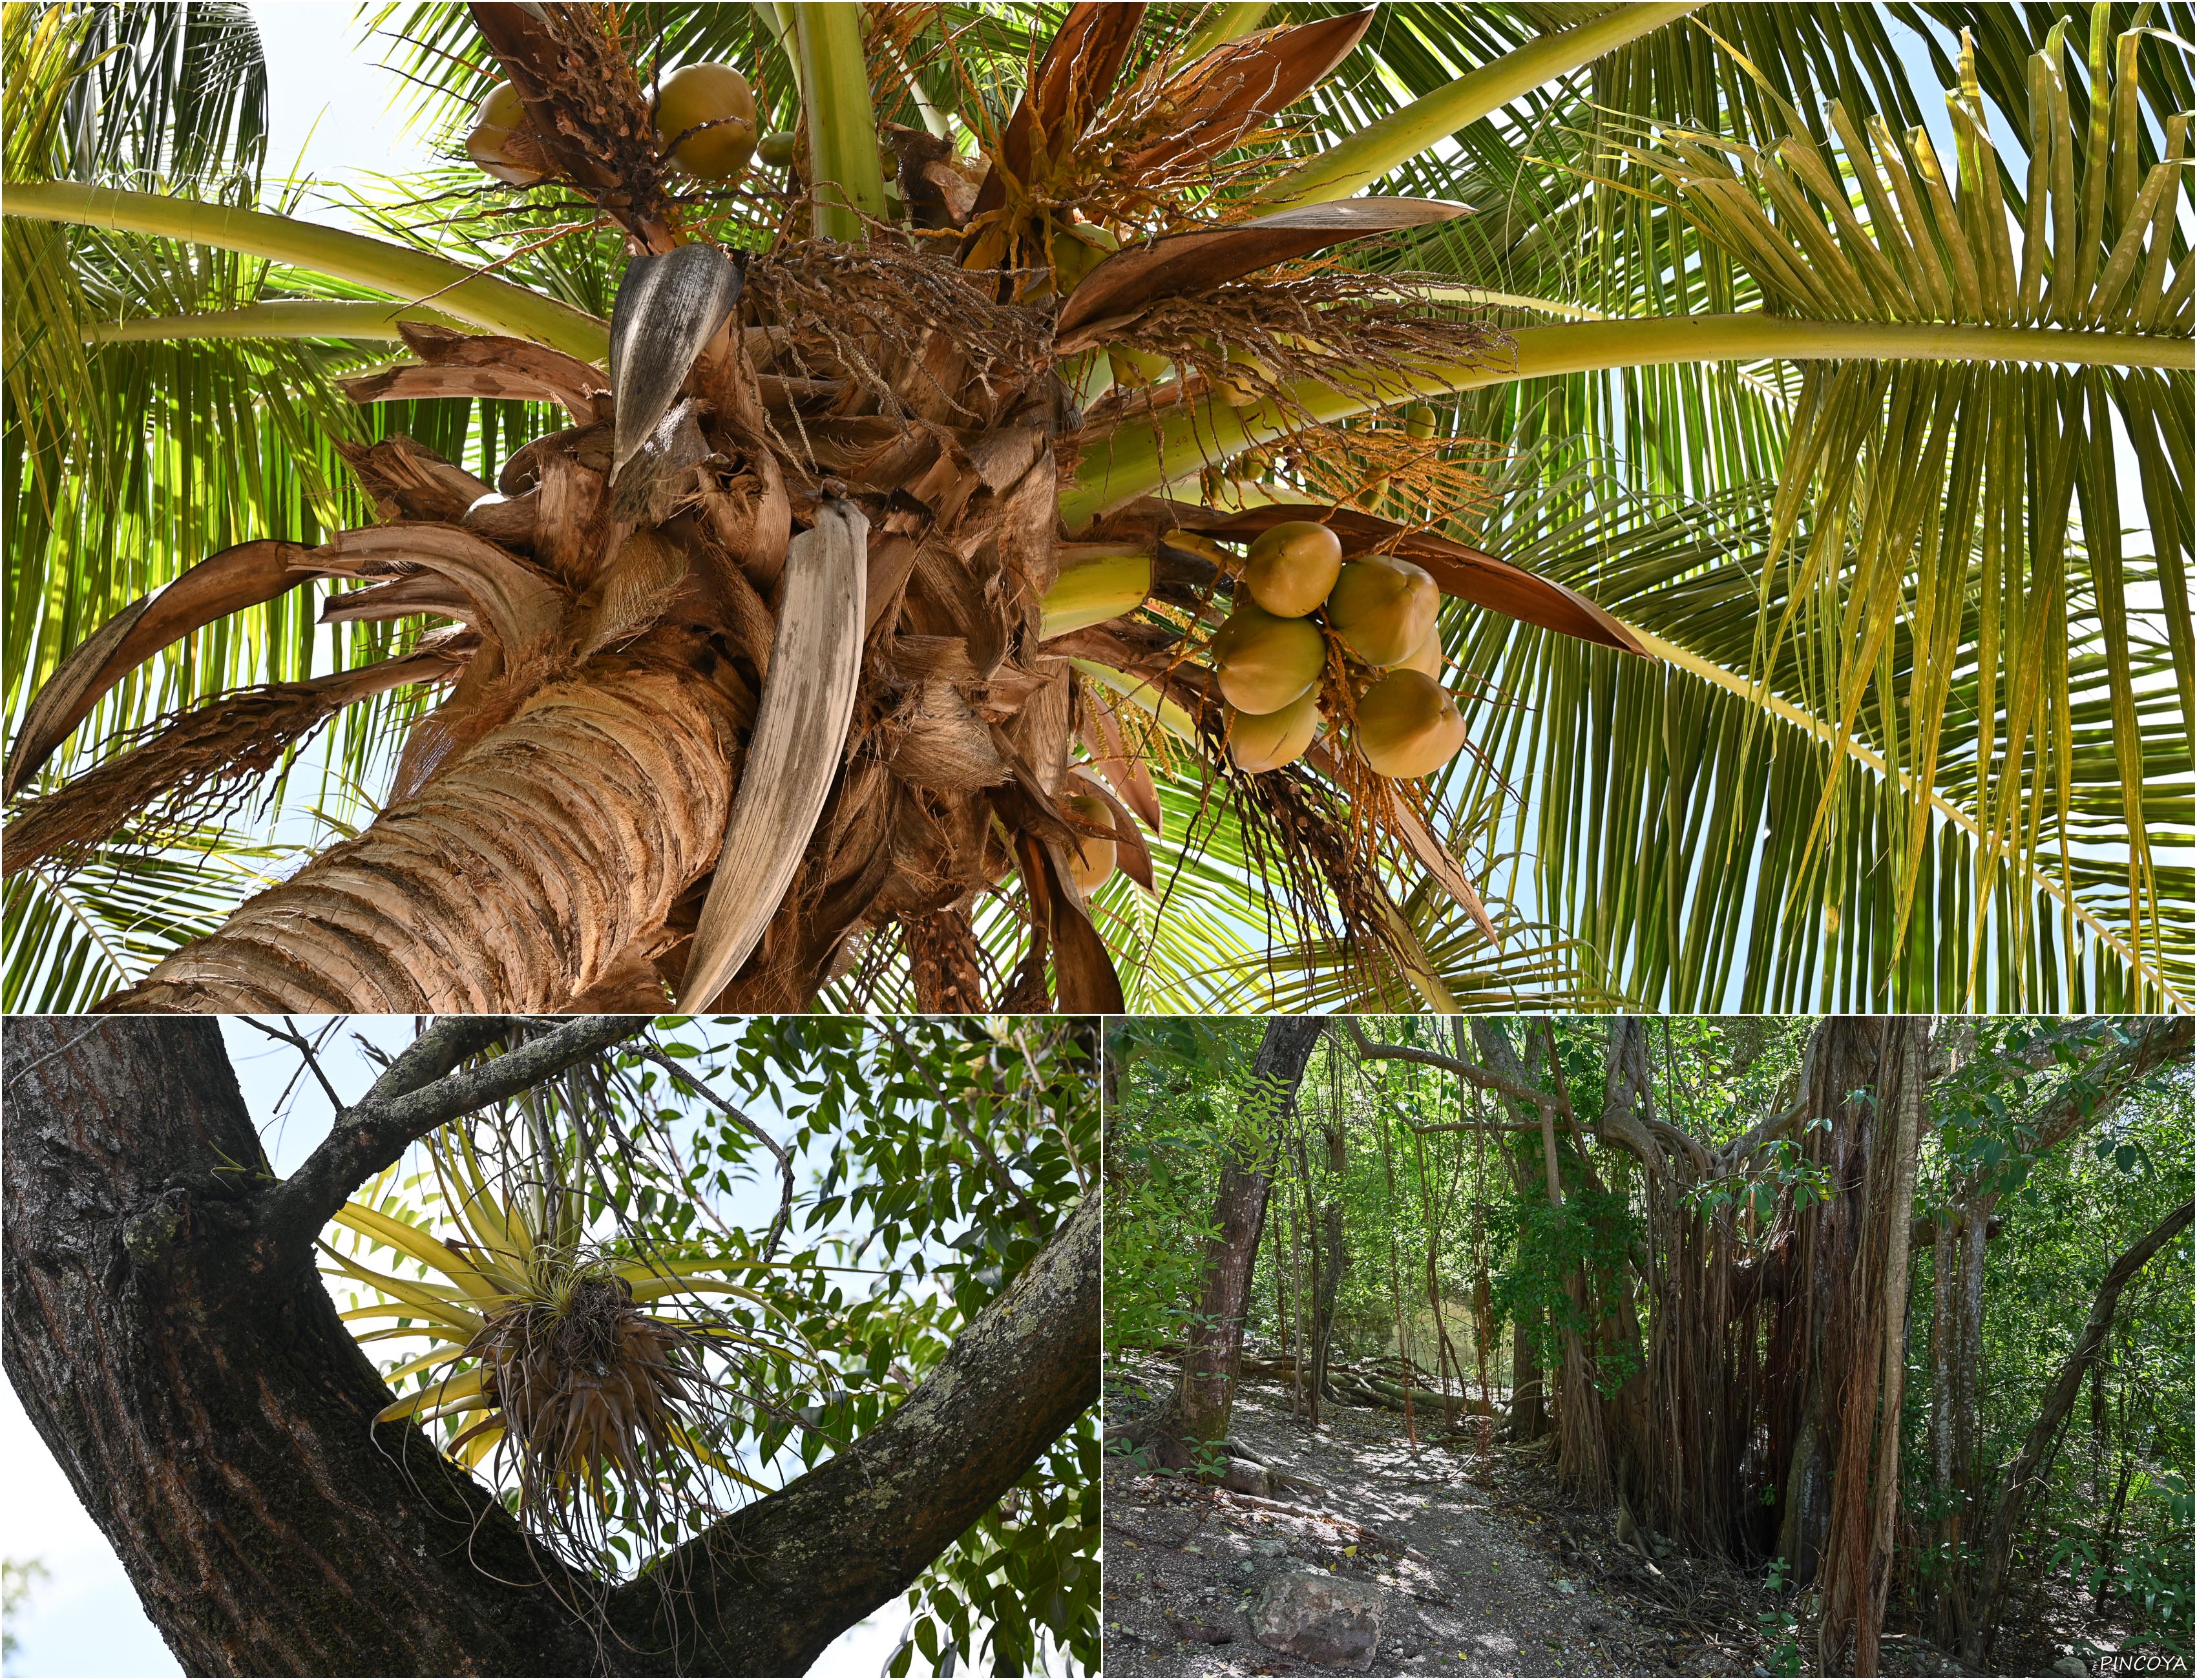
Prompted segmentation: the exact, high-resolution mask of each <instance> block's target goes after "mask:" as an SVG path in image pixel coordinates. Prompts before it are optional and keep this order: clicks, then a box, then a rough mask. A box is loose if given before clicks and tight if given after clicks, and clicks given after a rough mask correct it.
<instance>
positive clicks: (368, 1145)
mask: <svg viewBox="0 0 2197 1680" xmlns="http://www.w3.org/2000/svg"><path fill="white" fill-rule="evenodd" d="M520 1018H521V1017H513V1016H502V1015H458V1016H447V1017H443V1019H441V1020H439V1021H437V1022H434V1023H433V1024H432V1025H431V1026H430V1027H429V1028H427V1030H426V1032H424V1033H422V1034H420V1036H419V1037H418V1038H417V1039H415V1040H413V1042H412V1044H411V1046H409V1048H408V1049H406V1050H405V1051H404V1052H403V1054H402V1055H401V1056H399V1057H397V1059H396V1060H395V1061H394V1062H391V1063H390V1064H389V1066H388V1068H387V1069H385V1071H384V1072H383V1074H382V1075H381V1077H380V1078H379V1079H377V1080H374V1086H373V1088H372V1089H371V1090H369V1091H368V1092H367V1094H366V1095H365V1096H364V1097H363V1098H361V1099H360V1100H359V1101H358V1102H357V1103H354V1104H351V1106H350V1107H349V1108H347V1109H344V1110H343V1111H342V1112H341V1113H339V1114H338V1115H336V1118H335V1124H334V1125H333V1127H331V1128H330V1129H329V1132H328V1136H327V1137H326V1138H322V1140H321V1143H320V1144H319V1146H318V1147H317V1148H316V1149H315V1150H313V1152H312V1154H311V1155H310V1156H307V1157H306V1158H305V1164H304V1166H302V1167H299V1169H298V1170H297V1171H296V1172H295V1173H292V1174H291V1175H290V1176H289V1177H288V1178H287V1179H284V1180H283V1181H282V1182H281V1184H279V1185H275V1187H274V1188H273V1189H272V1190H270V1191H268V1192H267V1194H266V1196H265V1197H264V1201H263V1203H262V1208H263V1212H262V1220H263V1229H264V1231H266V1233H267V1235H268V1236H269V1237H270V1239H272V1240H273V1241H274V1242H275V1243H277V1244H278V1245H281V1244H287V1245H295V1244H299V1243H310V1242H311V1241H312V1239H313V1238H314V1237H316V1235H318V1234H319V1232H320V1230H321V1227H322V1225H326V1224H327V1223H328V1221H329V1220H330V1219H333V1218H334V1217H335V1215H336V1214H337V1212H338V1210H339V1209H340V1208H342V1207H343V1204H344V1202H345V1198H347V1197H348V1196H350V1195H351V1192H352V1191H353V1190H356V1189H357V1188H358V1186H359V1185H362V1184H364V1183H365V1182H366V1180H367V1179H370V1178H372V1177H373V1176H374V1174H375V1173H379V1172H380V1171H381V1169H382V1168H383V1167H387V1166H389V1165H390V1164H391V1163H392V1162H395V1161H396V1160H397V1158H398V1157H399V1156H402V1155H403V1153H404V1151H405V1150H406V1149H407V1148H408V1147H409V1145H410V1144H414V1143H415V1142H417V1141H418V1140H419V1139H420V1138H424V1137H426V1135H427V1133H430V1132H432V1131H433V1130H434V1129H435V1128H436V1127H438V1126H443V1125H446V1124H447V1123H449V1121H453V1120H456V1119H458V1118H459V1117H460V1116H461V1115H468V1114H471V1113H472V1112H473V1111H474V1110H475V1109H482V1108H485V1107H487V1106H488V1105H489V1104H491V1103H500V1102H501V1101H503V1100H504V1099H505V1098H509V1097H515V1096H517V1095H518V1094H519V1092H522V1091H525V1090H529V1089H530V1088H531V1087H533V1086H536V1085H539V1084H541V1083H542V1080H546V1079H549V1078H551V1077H553V1076H554V1075H558V1074H560V1073H562V1072H564V1070H565V1069H567V1068H569V1067H571V1066H572V1065H573V1064H574V1063H577V1062H584V1061H586V1060H587V1059H588V1057H591V1056H596V1055H600V1053H601V1052H602V1051H606V1050H607V1049H609V1048H610V1047H611V1046H612V1045H614V1044H617V1043H618V1042H619V1041H620V1040H623V1039H629V1038H631V1037H632V1036H633V1035H634V1034H636V1033H638V1032H640V1031H641V1029H642V1028H645V1027H646V1026H647V1025H648V1022H649V1017H647V1016H646V1015H583V1016H580V1017H576V1018H574V1019H572V1020H570V1021H563V1022H559V1023H558V1025H557V1026H556V1028H554V1030H553V1031H551V1032H549V1033H548V1034H544V1035H543V1036H542V1037H541V1038H538V1039H535V1040H531V1041H530V1042H529V1043H526V1044H522V1045H520V1046H517V1047H516V1048H515V1049H513V1050H511V1051H507V1052H506V1053H505V1054H503V1055H501V1056H498V1057H495V1058H494V1059H493V1060H491V1061H488V1062H484V1063H481V1064H480V1065H479V1066H478V1067H473V1068H465V1069H458V1070H457V1071H455V1072H454V1071H452V1070H453V1069H457V1068H458V1064H459V1063H461V1062H463V1061H464V1060H465V1059H466V1058H467V1057H469V1056H475V1055H478V1054H479V1052H480V1051H483V1050H484V1049H486V1048H487V1047H488V1046H490V1044H492V1043H494V1042H495V1041H496V1040H497V1039H499V1038H501V1037H502V1036H503V1035H504V1034H506V1033H507V1032H509V1031H510V1030H511V1028H512V1027H513V1024H514V1023H515V1022H517V1021H518V1020H519V1019H520Z"/></svg>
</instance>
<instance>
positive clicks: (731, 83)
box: [656, 64, 756, 186]
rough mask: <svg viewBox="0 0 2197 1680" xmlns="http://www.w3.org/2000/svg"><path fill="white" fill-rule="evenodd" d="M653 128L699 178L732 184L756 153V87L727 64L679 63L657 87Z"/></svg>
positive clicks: (675, 158)
mask: <svg viewBox="0 0 2197 1680" xmlns="http://www.w3.org/2000/svg"><path fill="white" fill-rule="evenodd" d="M690 130H692V131H691V132H690ZM656 133H657V138H658V140H659V141H660V142H662V143H664V144H665V145H669V146H670V147H671V160H672V162H674V163H675V164H677V165H679V167H680V168H681V169H683V170H685V171H687V174H689V175H691V176H693V177H694V178H695V179H696V180H697V181H707V182H711V183H713V184H715V185H718V186H728V185H730V184H731V183H732V182H735V181H738V180H739V178H740V177H742V176H743V175H745V174H746V173H747V172H748V159H750V158H751V157H753V156H754V155H755V142H756V108H755V91H754V90H753V89H751V88H750V87H749V86H748V78H746V77H745V76H743V75H742V74H740V72H739V71H737V70H735V69H733V67H732V66H731V65H729V64H686V65H681V67H679V68H678V69H676V70H675V71H673V72H671V73H670V75H669V76H666V77H665V78H664V84H663V86H662V87H660V88H659V89H658V90H657V96H656ZM682 135H684V136H686V137H685V138H684V139H681V138H680V136H682Z"/></svg>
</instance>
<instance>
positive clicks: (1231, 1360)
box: [1158, 1016, 1324, 1441]
mask: <svg viewBox="0 0 2197 1680" xmlns="http://www.w3.org/2000/svg"><path fill="white" fill-rule="evenodd" d="M1323 1024H1324V1023H1323V1022H1322V1021H1321V1019H1320V1017H1318V1016H1276V1017H1272V1018H1271V1019H1270V1020H1268V1021H1267V1028H1266V1034H1265V1036H1264V1037H1262V1038H1261V1040H1260V1041H1259V1051H1258V1054H1257V1055H1256V1056H1255V1057H1254V1058H1253V1059H1252V1063H1251V1086H1250V1090H1249V1092H1247V1093H1246V1095H1245V1098H1244V1101H1245V1104H1246V1105H1247V1106H1248V1107H1249V1109H1251V1111H1252V1112H1251V1119H1250V1122H1249V1125H1247V1126H1246V1127H1245V1128H1244V1131H1243V1135H1242V1138H1241V1141H1240V1142H1239V1143H1238V1146H1237V1147H1236V1149H1235V1150H1232V1152H1231V1153H1230V1154H1229V1155H1228V1156H1227V1157H1226V1160H1225V1161H1224V1162H1222V1163H1221V1168H1220V1194H1219V1196H1218V1198H1217V1199H1216V1202H1215V1205H1214V1220H1213V1222H1214V1227H1215V1231H1214V1236H1213V1237H1211V1239H1210V1240H1209V1241H1208V1243H1206V1245H1205V1281H1204V1283H1203V1287H1202V1288H1201V1289H1200V1290H1199V1294H1198V1304H1197V1321H1196V1322H1195V1323H1194V1324H1191V1327H1190V1336H1189V1340H1188V1344H1187V1346H1186V1347H1185V1349H1184V1352H1183V1358H1182V1380H1181V1382H1180V1384H1179V1385H1178V1386H1177V1387H1176V1389H1175V1393H1174V1399H1172V1400H1171V1401H1170V1402H1169V1403H1168V1409H1167V1411H1166V1412H1165V1413H1164V1414H1163V1416H1162V1418H1161V1420H1160V1422H1159V1424H1158V1428H1159V1430H1160V1432H1161V1433H1162V1434H1165V1435H1171V1436H1173V1437H1174V1439H1176V1440H1182V1441H1217V1440H1224V1439H1226V1436H1227V1434H1228V1416H1229V1403H1230V1399H1231V1398H1232V1392H1233V1387H1234V1376H1235V1371H1236V1366H1237V1362H1238V1359H1239V1358H1241V1357H1242V1355H1243V1318H1244V1314H1245V1312H1246V1310H1247V1309H1248V1307H1249V1297H1250V1292H1251V1263H1252V1261H1253V1260H1255V1259H1256V1258H1257V1256H1258V1247H1259V1226H1260V1222H1261V1218H1262V1217H1263V1215H1264V1214H1265V1213H1266V1208H1267V1189H1268V1187H1269V1185H1271V1184H1272V1177H1273V1159H1274V1151H1275V1150H1276V1148H1277V1147H1278V1139H1279V1133H1278V1129H1277V1128H1278V1122H1279V1121H1280V1119H1281V1116H1282V1115H1284V1114H1285V1113H1287V1112H1288V1108H1289V1104H1290V1103H1291V1102H1293V1101H1294V1100H1295V1099H1296V1089H1297V1084H1298V1082H1299V1081H1300V1080H1302V1079H1303V1078H1304V1070H1305V1064H1306V1063H1307V1062H1309V1061H1310V1060H1311V1059H1312V1051H1313V1046H1314V1045H1315V1044H1317V1043H1319V1034H1320V1028H1321V1026H1322V1025H1323Z"/></svg>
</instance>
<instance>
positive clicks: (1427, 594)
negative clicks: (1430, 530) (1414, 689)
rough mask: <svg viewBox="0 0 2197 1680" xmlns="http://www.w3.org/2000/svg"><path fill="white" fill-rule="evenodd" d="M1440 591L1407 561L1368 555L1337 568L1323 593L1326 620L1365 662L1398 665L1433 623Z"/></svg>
mask: <svg viewBox="0 0 2197 1680" xmlns="http://www.w3.org/2000/svg"><path fill="white" fill-rule="evenodd" d="M1440 605H1441V590H1440V589H1439V588H1435V581H1434V579H1433V578H1432V577H1430V576H1428V575H1427V573H1426V572H1425V571H1423V570H1422V569H1421V568H1420V567H1418V566H1415V565H1412V563H1411V562H1410V561H1409V560H1400V559H1396V558H1395V556H1394V555H1393V554H1368V555H1366V556H1365V558H1364V559H1356V560H1353V561H1351V562H1350V564H1349V565H1347V566H1345V567H1343V568H1342V571H1341V572H1339V573H1338V574H1337V575H1336V580H1335V588H1333V589H1331V590H1330V591H1329V593H1328V597H1327V622H1328V624H1329V625H1330V628H1332V629H1333V630H1334V631H1335V633H1336V634H1337V635H1339V636H1341V637H1342V642H1343V646H1346V647H1348V649H1349V650H1350V651H1351V652H1353V653H1354V654H1356V655H1357V656H1358V657H1359V658H1360V659H1362V660H1364V661H1365V663H1367V664H1369V665H1396V664H1401V663H1403V662H1404V660H1405V659H1406V658H1409V657H1410V655H1411V654H1412V652H1415V651H1416V650H1417V649H1418V648H1419V647H1420V646H1422V645H1423V644H1424V642H1425V641H1426V639H1427V637H1428V635H1429V634H1430V633H1431V632H1432V631H1433V629H1434V627H1435V609H1436V608H1438V607H1439V606H1440Z"/></svg>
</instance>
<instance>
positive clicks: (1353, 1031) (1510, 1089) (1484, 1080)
mask: <svg viewBox="0 0 2197 1680" xmlns="http://www.w3.org/2000/svg"><path fill="white" fill-rule="evenodd" d="M1342 1019H1343V1021H1344V1022H1345V1023H1346V1024H1347V1025H1348V1027H1349V1029H1350V1040H1351V1042H1352V1043H1353V1044H1354V1045H1355V1046H1357V1047H1358V1059H1359V1061H1361V1062H1417V1063H1422V1064H1423V1065H1424V1066H1426V1067H1429V1068H1440V1069H1443V1070H1444V1071H1445V1072H1447V1073H1452V1074H1455V1075H1458V1077H1459V1078H1461V1079H1464V1080H1468V1081H1469V1082H1470V1083H1472V1084H1474V1085H1476V1086H1479V1087H1480V1088H1481V1090H1482V1091H1493V1092H1498V1093H1500V1094H1501V1095H1503V1096H1505V1097H1508V1098H1512V1099H1513V1100H1514V1101H1516V1102H1520V1103H1524V1104H1528V1105H1529V1106H1531V1107H1533V1108H1535V1109H1551V1110H1554V1109H1556V1107H1557V1103H1556V1098H1553V1097H1551V1096H1550V1095H1548V1094H1547V1093H1546V1092H1539V1091H1536V1090H1534V1089H1533V1086H1530V1085H1526V1084H1522V1083H1521V1082H1520V1081H1519V1080H1514V1079H1506V1078H1504V1076H1503V1075H1501V1074H1498V1073H1495V1072H1493V1071H1491V1070H1490V1069H1487V1068H1483V1067H1481V1066H1479V1065H1478V1064H1477V1063H1471V1062H1464V1061H1460V1060H1459V1059H1458V1057H1454V1056H1444V1055H1443V1054H1441V1051H1434V1050H1414V1049H1412V1047H1411V1046H1409V1045H1401V1044H1374V1043H1371V1042H1370V1041H1369V1040H1367V1039H1366V1036H1365V1028H1363V1027H1361V1026H1359V1024H1358V1017H1356V1016H1354V1015H1347V1016H1344V1017H1342ZM1527 1129H1528V1130H1532V1131H1539V1129H1540V1128H1539V1126H1538V1125H1536V1126H1534V1127H1529V1128H1527Z"/></svg>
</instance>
